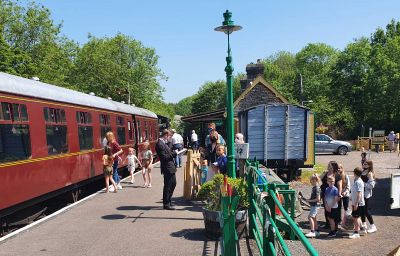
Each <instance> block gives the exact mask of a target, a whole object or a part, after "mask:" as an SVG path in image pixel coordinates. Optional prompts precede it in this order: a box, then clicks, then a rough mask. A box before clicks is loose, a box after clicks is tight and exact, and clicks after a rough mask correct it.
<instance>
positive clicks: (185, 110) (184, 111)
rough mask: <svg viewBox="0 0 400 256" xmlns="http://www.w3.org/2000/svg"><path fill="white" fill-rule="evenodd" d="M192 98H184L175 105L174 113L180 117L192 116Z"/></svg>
mask: <svg viewBox="0 0 400 256" xmlns="http://www.w3.org/2000/svg"><path fill="white" fill-rule="evenodd" d="M193 99H194V96H189V97H186V98H184V99H182V100H180V101H179V102H178V103H176V105H175V113H176V114H177V115H180V116H188V115H191V114H192V104H193Z"/></svg>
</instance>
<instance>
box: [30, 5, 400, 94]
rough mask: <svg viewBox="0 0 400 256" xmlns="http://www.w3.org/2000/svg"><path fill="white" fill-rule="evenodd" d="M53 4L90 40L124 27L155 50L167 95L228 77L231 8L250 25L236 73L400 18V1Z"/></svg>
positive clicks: (242, 36)
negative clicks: (226, 29) (222, 29)
mask: <svg viewBox="0 0 400 256" xmlns="http://www.w3.org/2000/svg"><path fill="white" fill-rule="evenodd" d="M37 2H38V3H42V4H43V5H44V6H45V7H47V8H49V9H50V11H51V13H52V17H53V19H54V20H55V21H56V22H61V21H62V22H63V29H62V33H63V34H65V35H66V36H67V37H69V38H71V39H73V40H75V41H77V42H79V43H81V44H83V43H85V42H86V41H87V36H88V34H89V33H91V34H93V35H94V36H97V37H103V36H114V35H115V34H116V33H118V32H121V33H123V34H126V35H129V36H131V37H133V38H135V39H137V40H139V41H141V42H142V43H143V44H144V45H145V46H147V47H153V48H155V49H156V52H157V54H158V55H159V56H160V60H159V66H160V68H161V69H162V70H163V72H164V73H165V74H166V75H167V76H168V77H169V79H168V81H166V82H162V83H161V84H162V86H163V87H165V89H166V92H165V93H164V98H165V100H166V102H178V101H179V100H181V99H183V98H185V97H187V96H190V95H193V94H195V93H196V92H197V91H198V89H199V88H200V86H201V85H202V84H203V83H204V82H206V81H215V80H217V79H225V72H224V67H225V57H226V48H227V39H226V36H225V35H224V34H223V33H218V32H215V31H214V28H215V27H217V26H220V25H221V22H222V20H223V16H222V14H223V12H224V11H225V10H226V9H229V10H230V11H231V12H232V13H233V18H232V19H233V20H234V22H235V23H236V24H237V25H241V26H242V27H243V29H242V30H241V31H239V32H236V33H234V34H233V35H232V40H231V47H232V54H233V62H234V67H235V73H237V72H241V73H243V72H245V67H246V64H248V63H250V62H255V61H256V60H257V59H260V58H265V57H267V56H269V55H271V54H273V53H275V52H277V51H280V50H285V51H290V52H293V53H296V52H298V51H299V50H301V48H303V47H304V46H306V45H307V44H308V43H313V42H314V43H315V42H323V43H327V44H329V45H332V46H333V47H335V48H338V49H343V48H344V47H345V46H346V44H347V43H349V42H351V41H352V40H353V39H355V38H358V37H361V36H369V35H370V34H371V33H372V32H373V31H374V30H375V29H376V28H377V27H384V26H385V25H386V24H387V23H388V22H389V21H390V20H391V19H392V18H394V19H396V20H400V17H399V16H400V1H398V0H387V1H385V0H382V1H377V0H364V1H361V0H351V1H349V0H335V1H322V0H320V1H316V0H315V1H311V0H308V1H307V0H302V1H299V0H297V1H295V0H292V1H266V0H264V1H262V0H253V1H239V0H236V1H233V0H202V1H193V0H192V1H190V0H170V1H165V0H158V1H152V0H147V1H143V0H142V1H137V0H131V1H129V0H115V1H105V0H63V1H61V0H58V1H55V0H38V1H37Z"/></svg>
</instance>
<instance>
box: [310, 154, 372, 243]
mask: <svg viewBox="0 0 400 256" xmlns="http://www.w3.org/2000/svg"><path fill="white" fill-rule="evenodd" d="M353 174H354V181H353V183H352V184H351V182H350V178H349V175H346V174H345V172H344V170H343V166H342V165H341V164H338V163H337V162H336V161H330V162H329V164H328V167H327V170H326V171H325V172H323V173H322V175H321V176H318V175H317V174H313V175H312V176H311V178H310V182H311V184H312V186H313V188H312V192H311V196H310V198H309V199H306V201H307V202H309V203H310V206H311V208H310V213H309V215H308V219H309V222H310V229H311V231H310V232H309V233H307V234H306V236H307V237H309V238H314V237H318V236H319V235H320V229H319V226H318V221H317V215H318V214H319V213H318V211H319V208H320V207H319V206H320V202H321V203H322V206H323V209H324V215H325V220H326V225H325V227H324V228H327V229H328V230H330V231H329V233H328V237H330V238H332V237H336V235H337V233H338V231H339V225H341V226H342V227H343V228H348V227H353V225H354V232H353V233H352V234H351V235H350V236H349V238H352V239H353V238H360V235H364V234H367V233H374V232H376V231H377V228H376V226H375V224H374V220H373V218H372V215H371V213H370V205H369V204H370V200H371V197H372V191H373V188H374V187H375V174H374V168H373V162H372V161H371V160H368V159H367V153H366V152H362V153H361V167H356V168H355V169H354V170H353ZM350 202H351V206H350V207H349V203H350ZM342 209H343V210H344V211H342ZM366 219H368V222H369V227H368V226H367V222H366Z"/></svg>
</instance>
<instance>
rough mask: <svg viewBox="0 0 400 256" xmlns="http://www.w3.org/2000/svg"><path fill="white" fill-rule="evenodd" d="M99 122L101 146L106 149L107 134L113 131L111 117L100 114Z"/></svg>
mask: <svg viewBox="0 0 400 256" xmlns="http://www.w3.org/2000/svg"><path fill="white" fill-rule="evenodd" d="M99 120H100V144H102V145H103V146H104V147H105V146H106V145H107V139H106V134H107V132H110V131H111V126H110V115H107V114H100V115H99Z"/></svg>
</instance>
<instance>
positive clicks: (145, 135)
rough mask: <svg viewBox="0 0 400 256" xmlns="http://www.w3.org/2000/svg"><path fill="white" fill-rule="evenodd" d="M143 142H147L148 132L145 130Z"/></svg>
mask: <svg viewBox="0 0 400 256" xmlns="http://www.w3.org/2000/svg"><path fill="white" fill-rule="evenodd" d="M144 138H145V139H144V140H145V141H146V140H149V132H148V131H147V129H146V130H145V131H144Z"/></svg>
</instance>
